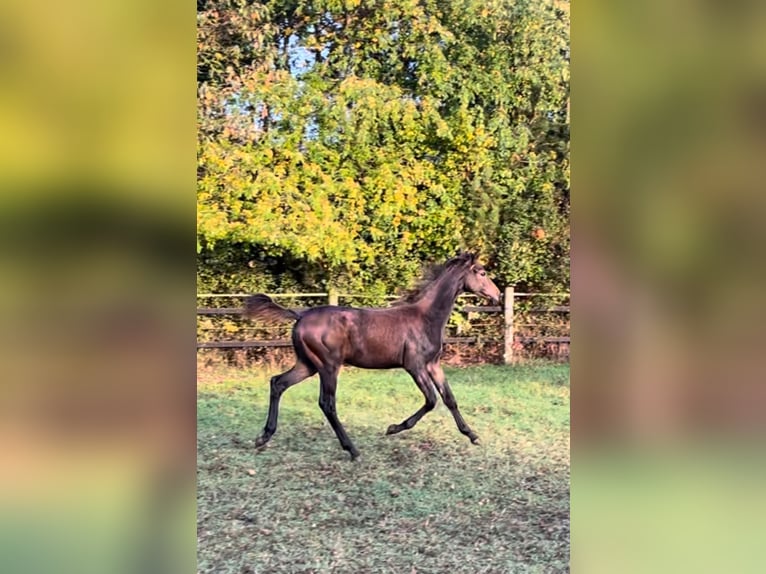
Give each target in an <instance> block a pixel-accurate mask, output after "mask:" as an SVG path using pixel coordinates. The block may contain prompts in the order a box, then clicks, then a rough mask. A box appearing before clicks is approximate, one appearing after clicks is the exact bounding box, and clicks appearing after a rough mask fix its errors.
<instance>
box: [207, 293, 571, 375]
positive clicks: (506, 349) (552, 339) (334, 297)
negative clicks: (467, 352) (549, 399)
mask: <svg viewBox="0 0 766 574" xmlns="http://www.w3.org/2000/svg"><path fill="white" fill-rule="evenodd" d="M248 296H249V294H245V293H235V294H202V295H198V296H197V297H198V298H200V299H202V298H206V299H217V298H228V299H236V298H245V297H248ZM270 296H271V297H273V298H275V299H279V298H306V297H313V298H322V299H325V300H326V302H327V303H328V304H330V305H338V302H339V299H340V298H344V299H348V298H355V297H357V296H356V295H353V294H342V293H338V292H333V291H330V292H328V293H281V294H273V295H270ZM532 297H535V298H548V297H553V298H556V297H558V298H566V299H568V298H569V294H568V293H516V292H515V291H514V289H513V287H507V288H506V289H505V294H504V297H503V305H502V306H500V305H497V306H490V305H480V306H479V305H465V306H463V307H462V311H463V312H464V313H466V314H471V313H502V314H503V326H502V331H503V333H502V343H503V362H504V363H506V364H510V363H512V362H513V361H514V346H515V344H518V343H522V344H523V343H529V342H542V343H557V344H566V345H569V343H570V337H569V332H568V328H567V333H566V335H561V336H550V335H524V334H522V333H519V332H518V329H517V325H516V324H515V319H516V317H517V312H516V307H517V303H516V301H517V299H524V298H532ZM297 309H300V308H296V310H297ZM527 313H531V314H535V313H561V314H567V315H568V314H569V306H568V305H552V306H542V307H537V308H532V309H529V310H527ZM242 314H243V309H242V308H241V307H200V308H198V309H197V316H198V317H199V316H237V315H242ZM527 326H528V325H527ZM478 341H479V337H476V336H469V337H461V336H457V337H445V339H444V342H445V343H452V344H454V343H462V344H472V343H477V342H478ZM291 344H292V343H291V341H290V340H289V339H272V340H244V341H242V340H227V341H197V349H232V348H233V349H246V348H254V347H261V348H266V347H289V346H291Z"/></svg>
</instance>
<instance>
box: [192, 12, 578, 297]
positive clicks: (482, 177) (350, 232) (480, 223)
mask: <svg viewBox="0 0 766 574" xmlns="http://www.w3.org/2000/svg"><path fill="white" fill-rule="evenodd" d="M568 23H569V6H568V3H567V2H559V1H556V0H539V1H535V0H521V1H511V0H490V1H483V0H482V1H480V0H444V1H442V0H438V1H437V0H308V1H306V0H301V1H300V2H299V1H297V0H271V1H266V2H261V3H255V2H250V1H245V0H207V1H205V0H198V71H197V72H198V89H199V99H198V102H199V104H198V114H199V117H198V122H199V141H198V237H199V242H198V246H199V251H200V258H201V259H200V261H201V268H202V267H206V269H205V270H204V271H206V272H211V271H213V269H214V268H215V265H216V261H221V260H222V258H223V259H228V260H230V259H231V258H230V257H228V256H226V255H224V254H226V253H228V252H234V251H237V252H239V253H241V255H242V261H245V260H247V259H248V258H252V257H256V256H257V257H259V258H260V260H265V259H269V260H272V261H282V262H284V261H287V260H289V261H291V262H293V263H294V268H296V269H300V270H301V273H302V274H303V276H304V277H305V281H306V282H309V283H312V284H313V285H314V286H319V285H322V286H338V287H342V288H343V289H346V290H364V291H369V292H375V291H378V292H380V291H386V290H389V291H390V290H391V289H392V288H393V287H394V286H396V285H402V284H403V283H407V282H409V280H410V279H411V278H412V277H413V275H414V274H416V273H417V272H418V269H419V267H420V263H421V262H423V261H424V260H434V259H442V258H444V257H446V256H448V255H451V254H452V253H454V251H455V250H456V249H457V248H458V247H461V246H463V247H471V248H474V249H478V250H479V251H481V252H482V254H483V255H484V257H485V258H486V259H488V260H489V262H490V263H491V264H492V263H494V264H495V266H496V269H497V271H498V272H499V274H500V275H501V278H502V279H503V280H504V281H505V282H508V283H514V284H517V285H520V286H522V287H526V288H532V289H556V288H561V287H563V286H565V285H566V284H567V283H568V273H569V224H568V217H569V122H568V101H569V76H568V60H569V47H568V46H569V44H568V42H569V32H568ZM216 254H217V255H216ZM235 259H236V257H235ZM244 270H245V268H244V267H243V271H244ZM266 273H267V274H268V269H267V270H266Z"/></svg>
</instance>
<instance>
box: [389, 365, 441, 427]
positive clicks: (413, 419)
mask: <svg viewBox="0 0 766 574" xmlns="http://www.w3.org/2000/svg"><path fill="white" fill-rule="evenodd" d="M407 372H408V373H410V375H411V376H412V378H413V379H414V381H415V384H416V385H417V386H418V388H419V389H420V391H421V392H422V393H423V396H424V397H425V399H426V402H425V404H424V405H423V406H422V407H420V408H419V409H418V410H417V411H415V413H414V414H412V415H411V416H410V417H408V418H406V419H404V420H403V421H402V422H401V423H399V424H393V425H391V426H389V427H388V430H386V434H396V433H398V432H402V431H403V430H407V429H411V428H412V427H414V426H415V424H416V423H417V422H418V421H419V420H420V419H422V418H423V416H424V415H425V414H426V413H427V412H429V411H432V410H433V409H434V407H435V406H436V391H435V390H434V387H433V385H432V384H431V378H430V377H429V375H428V371H426V370H425V369H424V368H417V369H407Z"/></svg>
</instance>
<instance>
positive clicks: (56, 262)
mask: <svg viewBox="0 0 766 574" xmlns="http://www.w3.org/2000/svg"><path fill="white" fill-rule="evenodd" d="M195 46H196V43H195V15H194V7H193V5H191V4H189V3H182V2H179V1H177V0H172V1H171V2H159V3H158V2H148V1H145V0H138V1H132V2H95V1H93V0H75V1H74V2H65V3H54V2H45V3H42V4H40V3H29V2H21V1H19V0H10V2H5V3H3V6H2V8H0V76H2V82H0V278H1V279H0V381H2V383H1V384H0V397H1V398H0V571H2V572H24V573H36V572H57V573H69V572H72V573H77V574H86V573H94V574H95V573H99V574H103V573H105V572H110V573H119V572H125V573H128V572H136V573H138V572H142V573H144V572H181V571H187V572H189V571H193V569H194V564H195V541H196V532H195V519H194V516H195V510H196V508H195V492H194V489H195V478H194V477H195V470H194V469H195V450H196V441H195V412H196V411H195V395H196V393H195V385H194V369H195V367H194V364H195V363H194V357H193V354H192V353H193V349H194V346H193V345H192V343H193V337H194V332H195V327H194V323H193V321H194V314H193V312H192V311H193V306H194V301H195V294H194V289H195V280H194V272H195V258H194V257H195V256H194V254H195V220H196V219H195V213H194V209H195V207H194V206H195V199H194V195H195V173H196V137H195V122H196V113H195V105H196V84H195V57H196V48H195Z"/></svg>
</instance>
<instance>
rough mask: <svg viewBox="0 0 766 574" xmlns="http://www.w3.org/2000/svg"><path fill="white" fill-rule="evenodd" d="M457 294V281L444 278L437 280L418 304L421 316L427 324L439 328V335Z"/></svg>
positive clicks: (458, 288)
mask: <svg viewBox="0 0 766 574" xmlns="http://www.w3.org/2000/svg"><path fill="white" fill-rule="evenodd" d="M459 293H460V285H459V281H456V280H455V279H454V278H448V277H444V278H442V279H439V280H437V283H436V284H435V285H433V287H432V288H431V289H429V292H428V293H427V294H426V296H425V297H423V298H422V299H421V300H420V301H419V302H418V306H419V307H420V309H421V311H422V312H423V315H424V316H425V317H427V319H428V321H429V323H431V324H433V325H438V326H439V328H440V331H439V332H440V333H441V331H443V330H444V326H445V325H446V324H447V320H448V319H449V316H450V313H452V308H453V307H454V306H455V299H457V296H458V294H459Z"/></svg>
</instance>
